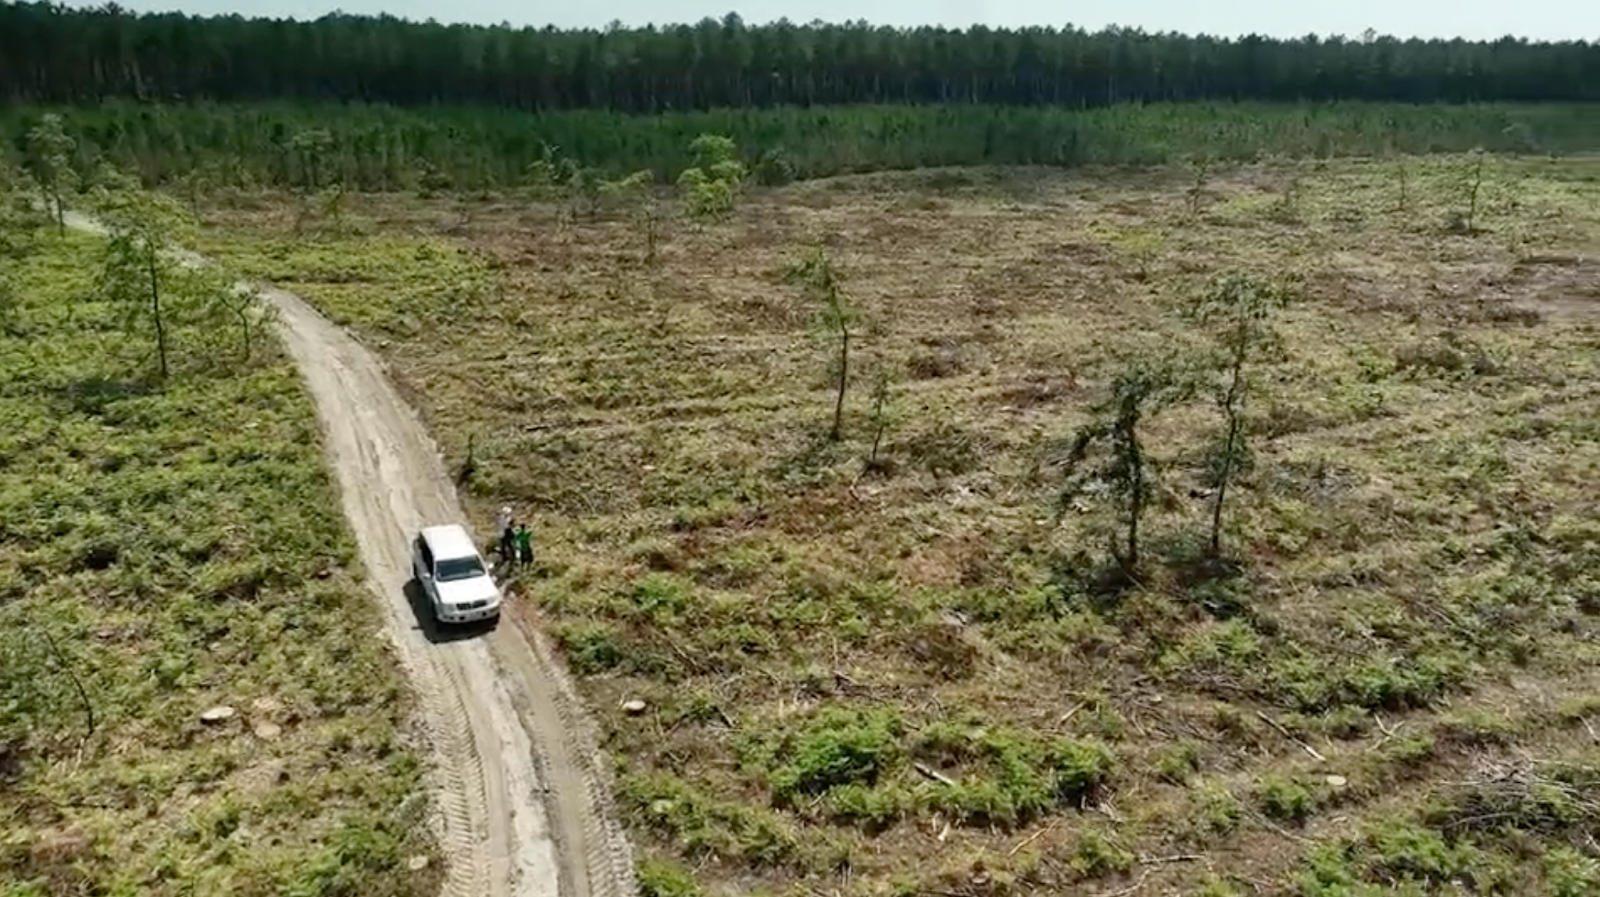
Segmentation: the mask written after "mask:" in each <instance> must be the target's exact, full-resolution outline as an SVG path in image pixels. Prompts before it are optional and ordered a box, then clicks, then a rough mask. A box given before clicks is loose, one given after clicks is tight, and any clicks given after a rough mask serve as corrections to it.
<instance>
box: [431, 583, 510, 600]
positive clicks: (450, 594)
mask: <svg viewBox="0 0 1600 897" xmlns="http://www.w3.org/2000/svg"><path fill="white" fill-rule="evenodd" d="M434 588H435V589H437V590H438V592H439V602H440V603H441V604H448V605H451V606H458V605H462V604H468V603H471V602H475V601H485V602H488V603H489V604H498V603H499V602H500V589H499V588H498V587H497V586H496V585H495V584H494V580H493V579H490V578H489V577H487V576H474V577H472V578H471V579H458V580H455V581H454V582H435V583H434Z"/></svg>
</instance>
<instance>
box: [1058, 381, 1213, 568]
mask: <svg viewBox="0 0 1600 897" xmlns="http://www.w3.org/2000/svg"><path fill="white" fill-rule="evenodd" d="M1193 385H1194V381H1193V378H1192V375H1191V374H1190V372H1189V370H1188V369H1187V367H1186V366H1185V365H1183V364H1182V363H1181V362H1179V361H1178V360H1176V359H1174V358H1172V357H1170V356H1157V355H1140V356H1138V357H1135V358H1134V359H1133V360H1132V361H1131V362H1130V363H1128V364H1127V365H1126V366H1125V367H1124V368H1123V369H1122V370H1120V371H1118V372H1117V374H1116V375H1115V376H1114V377H1113V378H1112V381H1111V385H1110V389H1109V391H1108V392H1107V394H1106V395H1105V397H1104V398H1102V399H1101V400H1100V401H1098V402H1096V403H1095V404H1094V405H1092V406H1091V407H1090V408H1089V415H1090V419H1089V422H1088V423H1087V424H1085V425H1083V426H1082V427H1080V428H1079V429H1078V431H1077V432H1076V433H1075V434H1074V436H1073V439H1072V443H1071V447H1070V449H1069V450H1068V453H1067V459H1066V471H1065V472H1066V477H1065V484H1064V486H1063V488H1062V491H1061V495H1060V508H1061V510H1062V511H1063V512H1064V511H1065V509H1066V508H1067V507H1068V506H1070V505H1071V504H1073V503H1074V502H1075V501H1076V500H1077V499H1078V497H1079V496H1081V495H1082V494H1083V493H1084V492H1086V491H1090V489H1091V488H1092V487H1093V486H1094V485H1095V484H1102V485H1103V487H1104V488H1106V489H1107V490H1108V491H1109V492H1110V494H1111V496H1112V498H1113V501H1114V502H1115V504H1116V505H1117V507H1118V510H1119V512H1120V514H1121V517H1122V535H1121V539H1120V544H1119V540H1118V539H1117V538H1116V537H1113V538H1112V541H1111V555H1112V557H1113V559H1115V561H1116V562H1117V565H1118V566H1119V567H1120V568H1121V570H1122V572H1123V574H1124V575H1125V576H1127V577H1128V578H1129V579H1137V578H1138V575H1139V569H1140V565H1141V561H1142V556H1141V551H1140V548H1141V541H1140V539H1141V536H1140V527H1141V525H1142V523H1143V521H1144V516H1145V512H1146V510H1147V509H1148V507H1149V505H1150V502H1151V500H1152V499H1153V498H1154V497H1155V471H1154V469H1153V465H1152V463H1151V460H1150V457H1149V454H1148V452H1146V450H1145V444H1144V440H1143V437H1142V434H1141V427H1142V425H1143V424H1144V423H1145V421H1147V420H1148V419H1149V418H1150V417H1152V416H1153V415H1155V414H1157V413H1159V412H1160V411H1161V410H1163V409H1165V408H1167V407H1170V406H1171V405H1174V404H1176V403H1178V402H1181V401H1183V400H1185V399H1186V398H1188V396H1189V395H1190V394H1191V393H1192V391H1193ZM1097 448H1099V449H1103V451H1102V452H1099V453H1096V451H1095V450H1096V449H1097Z"/></svg>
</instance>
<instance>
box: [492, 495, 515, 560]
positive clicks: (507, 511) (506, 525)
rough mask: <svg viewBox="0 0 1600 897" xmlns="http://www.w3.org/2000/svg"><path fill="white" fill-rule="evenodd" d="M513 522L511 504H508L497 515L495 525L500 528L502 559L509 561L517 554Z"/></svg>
mask: <svg viewBox="0 0 1600 897" xmlns="http://www.w3.org/2000/svg"><path fill="white" fill-rule="evenodd" d="M511 524H512V516H511V506H510V505H507V506H505V507H503V508H501V509H500V513H499V514H497V515H495V518H494V525H495V527H496V528H498V529H499V533H498V535H499V537H500V559H501V560H503V561H506V562H507V563H509V562H510V561H511V559H512V557H513V556H514V554H515V552H514V546H513V544H512V541H511V539H512V534H511Z"/></svg>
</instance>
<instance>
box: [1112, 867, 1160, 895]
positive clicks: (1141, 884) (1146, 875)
mask: <svg viewBox="0 0 1600 897" xmlns="http://www.w3.org/2000/svg"><path fill="white" fill-rule="evenodd" d="M1151 871H1152V870H1150V869H1146V870H1144V872H1143V874H1141V875H1140V876H1139V878H1138V880H1136V881H1135V882H1134V883H1133V884H1131V885H1128V886H1127V887H1126V888H1123V889H1122V890H1120V891H1107V892H1106V893H1105V894H1102V895H1101V897H1127V895H1129V894H1132V893H1133V892H1134V891H1137V890H1139V889H1140V888H1142V887H1144V882H1145V879H1147V878H1149V877H1150V872H1151Z"/></svg>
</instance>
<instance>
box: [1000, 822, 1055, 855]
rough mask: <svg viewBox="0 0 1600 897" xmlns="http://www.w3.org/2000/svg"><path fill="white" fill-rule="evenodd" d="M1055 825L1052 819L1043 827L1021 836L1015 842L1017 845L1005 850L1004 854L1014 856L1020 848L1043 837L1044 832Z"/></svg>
mask: <svg viewBox="0 0 1600 897" xmlns="http://www.w3.org/2000/svg"><path fill="white" fill-rule="evenodd" d="M1055 827H1056V824H1055V822H1054V821H1052V822H1051V823H1050V824H1049V825H1047V826H1045V827H1044V828H1042V829H1039V830H1038V831H1036V832H1034V833H1033V834H1031V835H1029V836H1028V837H1026V838H1023V839H1022V840H1021V841H1018V842H1017V846H1016V847H1013V848H1011V849H1010V850H1009V851H1007V852H1006V856H1008V857H1014V856H1016V855H1017V853H1018V852H1019V851H1021V850H1022V848H1024V847H1027V846H1028V845H1029V844H1032V843H1033V842H1035V841H1037V840H1039V839H1040V838H1042V837H1044V833H1045V832H1048V831H1050V830H1051V829H1053V828H1055Z"/></svg>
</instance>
